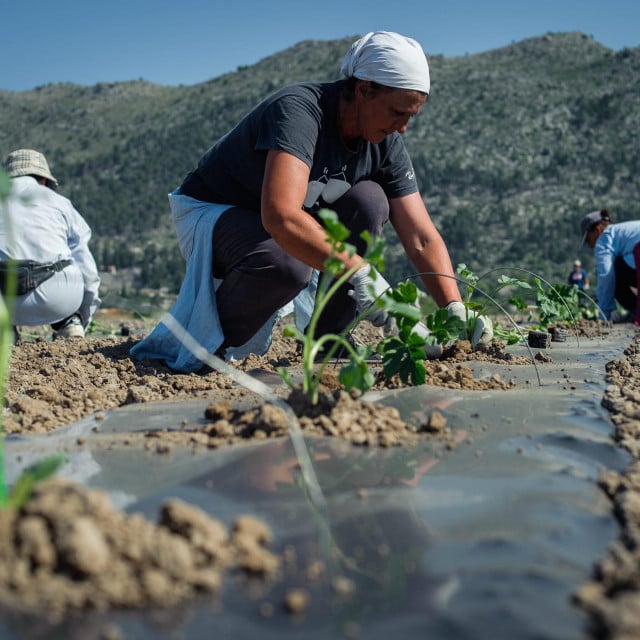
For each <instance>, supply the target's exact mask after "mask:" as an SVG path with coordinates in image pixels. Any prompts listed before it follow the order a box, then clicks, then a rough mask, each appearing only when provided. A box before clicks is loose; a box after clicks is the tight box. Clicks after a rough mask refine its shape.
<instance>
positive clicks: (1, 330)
mask: <svg viewBox="0 0 640 640" xmlns="http://www.w3.org/2000/svg"><path fill="white" fill-rule="evenodd" d="M10 193H11V179H10V178H9V176H8V175H7V174H6V172H5V171H3V170H2V169H0V215H2V217H3V219H4V220H5V221H8V220H9V216H8V215H7V207H8V206H9V195H10ZM10 232H11V229H8V228H7V230H6V233H7V235H10ZM16 286H17V276H16V273H15V272H14V273H11V272H10V273H9V275H8V277H7V282H6V293H5V295H4V296H3V295H2V294H0V398H2V407H0V409H1V411H0V509H6V508H18V507H20V506H21V505H22V504H24V503H25V502H26V501H27V500H28V499H29V496H30V495H31V491H32V489H33V487H34V486H35V485H36V484H37V483H38V482H40V481H42V480H44V479H46V478H48V477H49V476H50V475H52V474H53V473H55V471H56V470H57V469H58V468H59V467H60V465H61V464H62V463H63V462H64V457H63V456H58V455H56V456H48V457H46V458H43V459H42V460H40V461H39V462H36V463H35V464H34V465H32V466H30V467H27V468H26V469H24V471H23V472H22V474H21V475H20V477H19V478H18V479H17V480H16V482H15V484H14V485H13V488H12V489H11V491H7V484H6V478H5V463H4V409H5V407H4V405H5V404H6V400H5V395H6V388H7V376H8V374H9V365H10V360H11V350H12V347H13V340H14V328H13V323H12V317H13V305H14V300H15V293H16Z"/></svg>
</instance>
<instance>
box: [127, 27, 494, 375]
mask: <svg viewBox="0 0 640 640" xmlns="http://www.w3.org/2000/svg"><path fill="white" fill-rule="evenodd" d="M340 71H341V74H342V75H343V76H344V77H343V79H341V80H338V81H335V82H330V83H312V82H308V83H301V84H295V85H291V86H287V87H284V88H283V89H280V90H279V91H276V92H275V93H274V94H272V95H270V96H269V97H267V98H266V99H265V100H263V101H262V102H261V103H260V104H258V105H257V106H256V107H254V108H253V110H251V111H250V112H249V113H248V114H247V115H246V116H245V117H244V118H243V119H242V120H241V121H240V122H239V123H238V124H237V125H236V126H235V127H234V128H233V129H232V130H231V131H229V132H228V133H227V134H226V135H224V136H223V137H222V138H220V139H219V140H218V141H217V142H216V143H215V144H214V145H213V146H212V147H211V148H210V149H209V150H208V151H207V152H206V153H205V154H204V155H203V156H202V158H201V159H200V161H199V162H198V165H197V167H196V168H195V169H194V170H193V171H192V172H191V173H190V174H189V175H187V177H186V178H185V179H184V181H183V183H182V185H181V186H180V187H179V188H178V189H177V190H176V191H174V192H173V193H172V194H170V196H169V201H170V207H171V211H172V215H173V221H174V224H175V227H176V230H177V234H178V239H179V243H180V247H181V251H182V254H183V256H184V258H185V260H186V262H187V270H186V275H185V280H184V282H183V284H182V287H181V290H180V293H179V295H178V299H177V301H176V304H175V305H174V307H173V308H172V310H171V311H170V314H171V316H172V317H173V319H174V320H175V321H177V322H178V323H179V324H180V325H181V326H182V327H183V328H184V329H185V330H186V331H187V332H188V333H189V334H190V335H191V336H192V337H193V338H195V339H196V340H197V341H198V342H199V343H200V344H201V345H202V346H203V347H204V348H205V349H206V350H207V351H208V352H209V353H216V352H217V353H218V354H223V353H224V354H225V355H226V357H227V358H228V357H229V354H230V353H234V350H237V349H241V350H242V349H244V350H245V351H244V352H246V349H247V348H248V347H247V345H250V349H251V350H252V351H253V352H254V353H264V352H265V351H266V349H267V348H268V346H269V344H270V339H271V328H272V327H273V321H274V317H275V316H274V314H276V313H277V312H278V310H279V309H281V308H282V307H283V306H284V305H287V303H289V302H291V301H292V300H294V299H295V300H296V301H301V297H300V296H304V294H305V293H308V292H309V288H308V285H309V283H310V282H311V281H312V275H313V274H314V272H315V271H319V272H321V271H322V270H323V267H324V263H325V261H326V260H327V258H328V257H329V255H330V246H329V244H328V242H327V241H326V237H325V231H324V229H323V227H322V225H321V222H320V221H319V218H318V215H317V214H318V211H319V210H320V209H322V208H328V209H332V210H333V211H335V212H336V213H337V215H338V217H339V219H340V220H341V222H342V223H343V224H344V225H345V226H346V227H347V228H348V229H349V231H350V233H351V236H350V237H349V238H348V239H347V242H349V243H350V244H352V245H353V246H355V247H356V251H357V254H356V255H353V256H351V257H350V256H347V255H342V256H339V258H340V259H341V260H342V262H343V264H344V269H345V271H346V270H349V269H351V268H353V267H356V266H358V267H359V269H358V271H356V272H355V274H354V275H353V276H352V277H351V279H350V282H349V283H348V284H346V285H345V286H344V287H343V288H342V290H341V291H339V292H338V294H336V295H335V296H334V297H333V298H332V299H331V300H330V302H329V304H328V305H327V307H326V308H325V309H324V311H323V313H322V315H321V317H320V320H319V324H318V328H317V335H325V334H327V333H340V332H341V331H342V330H343V329H344V328H345V327H346V326H347V325H348V324H349V323H350V322H352V321H353V320H354V319H355V317H356V315H357V314H359V313H362V312H364V311H367V310H368V309H369V307H370V306H371V304H372V302H373V300H374V298H375V297H376V296H377V294H379V293H381V292H382V291H383V290H384V289H386V288H387V287H388V285H387V283H386V282H385V281H384V279H383V278H382V276H380V275H379V274H377V277H376V274H375V273H372V271H373V270H372V268H371V267H370V266H368V265H366V264H365V263H363V261H362V257H361V256H362V255H363V253H364V251H365V244H364V241H363V240H362V239H361V237H360V234H361V233H362V232H363V231H365V230H366V231H368V232H369V234H370V235H371V236H374V237H375V236H380V235H381V234H382V229H383V226H384V225H385V224H386V223H387V222H388V221H390V222H391V224H392V226H393V227H394V230H395V231H396V233H397V236H398V238H399V240H400V242H401V243H402V246H403V248H404V250H405V251H406V253H407V255H408V257H409V258H410V260H411V262H412V263H413V265H414V266H415V268H416V269H417V271H418V272H419V273H439V274H442V275H424V276H423V277H422V280H423V282H424V285H425V287H426V288H427V290H428V291H429V292H430V294H431V295H432V297H433V298H434V300H435V302H436V303H437V304H438V306H440V307H447V309H448V310H449V312H450V313H451V314H452V315H456V316H459V317H461V318H464V314H465V308H464V305H463V304H462V302H461V298H460V291H459V289H458V284H457V282H456V280H455V278H454V277H453V276H454V272H453V268H452V265H451V260H450V258H449V253H448V251H447V248H446V246H445V243H444V241H443V239H442V237H441V236H440V234H439V233H438V231H437V229H436V228H435V226H434V224H433V222H432V221H431V218H430V216H429V214H428V212H427V210H426V208H425V205H424V203H423V200H422V197H421V195H420V193H419V191H418V185H417V182H416V176H415V172H414V170H413V166H412V163H411V159H410V157H409V154H408V153H407V149H406V148H405V145H404V142H403V139H402V135H403V134H404V133H405V132H406V131H407V127H408V124H409V121H410V119H411V118H413V117H414V116H416V115H418V113H419V112H420V110H421V109H422V107H423V105H424V104H425V102H426V101H427V98H428V96H429V91H430V80H429V67H428V64H427V59H426V57H425V54H424V52H423V50H422V48H421V47H420V45H419V44H418V43H417V42H416V41H415V40H413V39H411V38H407V37H405V36H402V35H399V34H397V33H393V32H388V31H377V32H373V33H369V34H367V35H366V36H364V37H363V38H360V39H359V40H357V41H356V42H355V43H354V44H353V45H352V47H351V49H350V50H349V51H348V53H347V54H346V56H345V58H344V61H343V63H342V66H341V69H340ZM214 279H216V280H218V281H219V282H220V284H219V286H218V287H217V289H215V287H214ZM372 284H373V286H374V291H375V294H374V295H373V296H372V294H371V293H370V285H372ZM300 307H301V308H302V307H303V305H302V303H300ZM367 319H369V320H370V321H371V322H373V324H375V325H379V326H382V325H383V324H384V323H385V320H386V315H385V312H384V310H380V309H377V308H375V310H374V311H373V312H372V313H370V314H369V315H367ZM296 322H297V320H296ZM476 326H477V327H478V328H479V331H478V332H476V334H477V335H476V336H475V339H474V342H475V343H476V344H478V343H480V342H485V343H486V342H489V341H490V340H491V338H492V335H493V334H492V329H491V325H490V322H489V321H488V320H487V321H486V322H485V321H484V319H481V320H480V321H479V322H477V323H476ZM299 328H300V326H299ZM257 338H259V339H257ZM132 353H133V354H134V355H135V356H136V357H139V358H144V357H148V358H153V359H162V360H165V361H166V363H167V364H168V365H169V366H170V367H171V368H174V369H176V370H179V371H185V372H188V371H197V370H198V369H200V368H201V367H202V363H200V362H199V361H198V360H197V358H195V357H194V356H193V355H192V354H191V353H190V351H189V350H188V349H186V348H185V347H183V346H182V344H181V343H180V340H178V339H177V338H175V337H174V336H173V335H172V333H171V332H170V330H169V328H168V327H167V326H166V323H162V322H161V323H160V324H159V325H158V326H157V327H156V328H155V329H154V331H153V332H152V333H151V334H149V336H147V337H146V338H145V339H144V340H142V341H141V342H140V343H138V344H137V345H136V346H135V347H134V348H133V350H132Z"/></svg>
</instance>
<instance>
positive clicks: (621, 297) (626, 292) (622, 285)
mask: <svg viewBox="0 0 640 640" xmlns="http://www.w3.org/2000/svg"><path fill="white" fill-rule="evenodd" d="M613 268H614V269H615V272H616V293H615V296H616V300H617V301H618V302H619V303H620V305H621V306H622V307H624V308H625V309H626V310H627V311H631V312H632V313H634V314H635V312H636V299H637V296H636V294H635V293H633V291H631V287H634V288H635V287H637V286H638V284H637V275H636V270H635V269H632V268H631V267H630V266H629V265H628V264H627V263H626V262H625V261H624V258H622V256H618V257H617V258H616V260H615V262H614V263H613Z"/></svg>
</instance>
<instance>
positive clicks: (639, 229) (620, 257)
mask: <svg viewBox="0 0 640 640" xmlns="http://www.w3.org/2000/svg"><path fill="white" fill-rule="evenodd" d="M580 231H581V233H582V246H583V247H589V248H591V249H593V254H594V258H595V263H596V264H595V267H596V278H597V281H596V299H597V301H598V306H599V307H600V309H601V311H602V313H603V315H604V317H605V318H606V319H607V320H611V321H613V322H633V321H634V317H635V312H636V303H637V294H636V290H637V285H638V278H637V274H636V259H635V255H634V250H635V249H636V246H638V245H640V220H631V221H629V222H619V223H617V224H614V223H613V220H612V217H611V214H610V212H609V210H608V209H602V210H600V211H592V212H591V213H588V214H587V215H586V216H585V217H584V218H583V219H582V221H581V223H580ZM638 250H640V246H638ZM638 250H636V252H637V251H638ZM618 304H620V306H621V307H622V308H623V309H625V311H626V313H625V312H620V311H618Z"/></svg>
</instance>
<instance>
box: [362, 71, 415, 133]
mask: <svg viewBox="0 0 640 640" xmlns="http://www.w3.org/2000/svg"><path fill="white" fill-rule="evenodd" d="M426 101H427V96H426V94H424V93H420V92H419V91H413V90H411V89H387V88H386V87H382V88H379V87H373V86H371V83H369V82H360V83H358V85H357V86H356V107H357V111H356V114H357V115H356V123H355V124H356V128H357V133H356V135H358V136H360V137H362V138H364V139H365V140H367V141H368V142H371V143H373V144H378V143H380V142H382V141H383V140H384V139H385V138H386V137H387V136H388V135H390V134H392V133H394V132H396V131H397V132H398V133H400V134H404V133H405V132H406V131H407V125H408V123H409V120H410V119H411V118H412V117H413V116H415V115H417V114H418V113H419V111H420V109H421V108H422V105H424V103H425V102H426Z"/></svg>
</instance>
